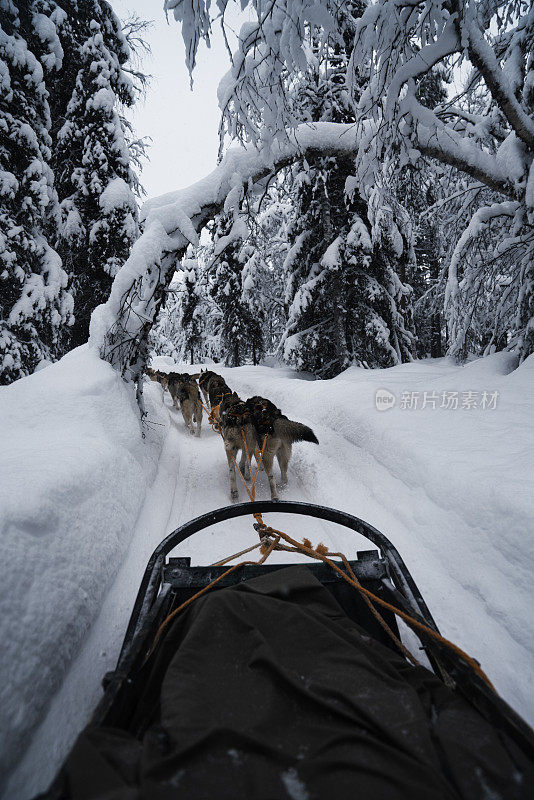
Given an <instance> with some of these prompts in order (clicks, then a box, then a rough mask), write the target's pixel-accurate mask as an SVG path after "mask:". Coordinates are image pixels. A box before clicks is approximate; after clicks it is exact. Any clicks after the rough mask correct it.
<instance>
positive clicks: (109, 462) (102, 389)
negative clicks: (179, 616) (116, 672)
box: [0, 346, 161, 776]
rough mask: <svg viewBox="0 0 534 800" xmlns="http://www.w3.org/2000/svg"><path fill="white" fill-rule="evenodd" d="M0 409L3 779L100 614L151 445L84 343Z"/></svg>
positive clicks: (150, 461) (3, 396) (124, 389)
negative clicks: (0, 445) (0, 448)
mask: <svg viewBox="0 0 534 800" xmlns="http://www.w3.org/2000/svg"><path fill="white" fill-rule="evenodd" d="M0 406H1V424H2V429H3V430H2V450H1V453H0V462H1V468H0V471H1V473H2V482H1V484H0V526H1V537H2V583H1V585H2V589H1V593H0V628H1V641H2V649H1V650H0V674H1V675H2V681H1V686H0V753H1V755H0V774H2V775H4V776H5V775H6V773H7V772H8V770H9V768H10V767H11V766H12V763H13V760H14V759H15V756H16V754H20V751H21V748H22V746H23V745H24V743H26V742H27V739H28V735H29V734H30V732H31V730H32V729H33V727H34V726H35V725H36V724H37V722H38V721H39V720H40V719H41V717H42V715H43V713H44V710H45V707H46V705H47V704H48V702H49V700H50V697H51V696H52V694H53V693H54V691H55V690H56V689H57V688H58V686H59V685H60V683H61V680H62V678H63V676H64V674H65V671H66V669H67V667H68V666H69V664H70V662H71V661H72V659H73V657H74V656H75V654H76V653H77V651H78V649H79V646H80V643H81V641H82V639H83V637H84V635H85V634H86V633H87V631H88V629H89V627H90V625H91V623H92V622H93V620H94V618H95V616H96V614H97V612H98V611H99V609H100V606H101V603H102V600H103V597H104V595H105V593H106V591H107V589H108V588H109V584H110V581H111V579H112V578H113V577H114V575H115V573H116V571H117V569H118V566H119V564H120V561H121V559H122V557H123V556H124V553H125V551H126V549H127V547H128V544H129V541H130V536H131V533H132V530H133V527H134V524H135V520H136V517H137V515H138V513H139V509H140V508H141V505H142V502H143V498H144V495H145V491H146V487H147V484H148V483H149V481H150V480H151V479H152V477H153V476H154V474H155V470H156V465H157V459H158V455H159V449H160V446H161V441H160V438H161V436H160V435H159V434H158V433H157V432H155V431H157V430H158V429H157V428H155V431H150V435H149V436H148V437H146V439H145V440H143V439H142V437H141V430H140V424H141V423H140V419H139V412H138V409H137V407H136V404H135V397H134V392H133V389H132V387H130V386H127V385H126V384H125V383H124V382H123V381H122V379H121V378H120V376H119V375H118V374H117V373H116V372H115V371H114V370H113V369H112V368H111V367H110V366H109V364H106V363H105V362H103V361H101V360H100V359H99V358H98V357H97V355H96V354H95V352H94V351H92V350H90V349H89V348H88V347H87V346H85V347H82V348H78V349H77V350H74V351H72V352H71V353H69V354H68V355H67V356H65V357H64V358H63V359H62V360H61V361H60V362H58V363H57V364H54V365H52V366H49V367H47V368H46V369H43V370H41V371H39V372H37V373H35V374H34V375H31V376H30V377H28V378H24V379H22V380H19V381H17V382H16V383H13V384H12V385H11V386H8V387H6V388H3V389H2V390H1V392H0ZM154 413H156V412H155V411H154ZM151 416H153V415H151ZM158 437H159V438H158Z"/></svg>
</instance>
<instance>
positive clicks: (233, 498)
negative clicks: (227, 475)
mask: <svg viewBox="0 0 534 800" xmlns="http://www.w3.org/2000/svg"><path fill="white" fill-rule="evenodd" d="M230 497H231V498H232V500H237V498H238V497H239V492H238V491H237V489H234V490H233V491H231V492H230Z"/></svg>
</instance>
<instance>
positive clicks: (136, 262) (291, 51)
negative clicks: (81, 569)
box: [0, 0, 534, 384]
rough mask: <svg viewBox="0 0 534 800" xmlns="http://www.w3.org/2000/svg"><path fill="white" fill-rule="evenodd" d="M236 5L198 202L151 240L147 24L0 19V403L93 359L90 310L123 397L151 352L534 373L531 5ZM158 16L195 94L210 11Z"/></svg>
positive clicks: (170, 216) (161, 221)
mask: <svg viewBox="0 0 534 800" xmlns="http://www.w3.org/2000/svg"><path fill="white" fill-rule="evenodd" d="M231 5H232V4H231V3H229V2H224V1H223V0H220V2H219V3H218V4H217V12H216V14H213V16H214V17H215V16H216V17H217V22H219V21H220V23H221V24H222V26H223V29H224V26H225V14H227V13H228V10H229V6H231ZM241 5H242V6H243V4H241ZM244 7H246V8H247V9H248V12H249V15H250V20H251V21H247V22H246V23H245V24H243V26H242V28H241V30H240V32H239V35H238V36H237V37H234V38H236V41H235V44H234V46H233V52H232V50H230V53H231V54H230V56H229V70H228V72H227V74H226V76H224V78H223V79H222V80H221V83H220V88H219V103H220V108H221V125H220V142H221V145H220V163H219V166H218V167H217V168H216V170H215V172H214V173H213V176H212V178H211V180H210V182H209V183H210V185H209V186H208V184H207V183H205V184H203V185H202V184H198V185H196V186H193V187H191V188H190V189H189V190H187V191H183V192H182V193H181V194H177V195H176V197H167V196H165V197H164V198H161V199H160V200H159V201H156V202H154V203H151V202H148V203H147V204H146V205H145V207H144V212H143V216H142V218H141V219H140V218H139V214H138V199H139V196H140V194H141V192H142V190H141V180H142V176H140V171H139V167H140V159H141V157H142V155H143V152H144V149H145V147H144V145H145V143H144V142H143V141H141V140H139V139H136V137H135V132H134V131H133V130H132V127H131V125H130V124H129V122H128V119H127V116H126V115H125V111H126V110H127V109H128V107H131V106H132V105H133V104H134V103H136V102H139V97H140V95H142V91H143V87H144V85H145V81H146V76H145V75H144V74H143V69H142V66H141V67H140V66H139V58H138V57H139V55H142V52H141V54H140V53H139V51H140V50H141V51H142V50H143V36H142V34H143V22H142V21H141V20H139V19H135V20H133V21H132V20H130V21H129V22H126V23H121V22H120V21H119V20H118V18H117V17H116V15H115V14H114V13H113V10H112V8H111V6H110V5H109V4H108V3H107V2H104V1H103V0H75V1H74V2H69V3H63V4H62V5H60V4H59V3H56V2H55V0H33V1H32V2H30V1H29V0H28V1H27V2H18V3H13V2H11V1H10V0H2V2H1V5H0V15H1V17H0V21H1V26H2V33H1V36H2V39H1V52H0V56H1V63H2V84H1V85H2V100H1V103H2V105H1V111H0V119H1V120H2V142H1V151H0V152H1V161H2V163H1V184H0V189H1V227H0V236H1V237H2V238H1V240H0V241H1V245H0V256H1V259H2V264H1V273H0V275H1V280H2V283H1V288H0V298H1V303H2V315H1V316H2V323H1V324H2V333H1V338H0V342H1V346H0V353H1V362H0V363H1V380H2V383H4V384H5V383H10V382H12V381H13V380H15V379H17V378H19V377H21V376H24V375H28V374H30V373H32V372H33V371H34V370H35V369H36V368H37V367H38V366H39V365H42V364H43V363H48V362H50V361H54V360H57V359H58V358H59V357H61V356H62V355H64V354H65V353H66V352H68V351H69V350H71V349H72V348H74V347H76V346H78V345H80V344H82V343H83V342H85V341H87V338H88V336H89V319H90V316H91V313H92V312H93V311H94V309H95V308H96V307H97V306H101V308H100V309H99V310H98V312H97V314H96V315H95V321H94V330H93V333H92V337H93V340H94V342H95V344H96V345H97V346H98V347H99V348H100V350H101V353H102V355H103V357H104V358H106V359H107V360H110V361H111V363H113V364H114V365H115V366H117V367H118V368H119V369H120V370H121V372H122V373H123V374H124V375H125V376H127V377H133V378H138V377H139V375H140V374H141V371H142V365H143V364H144V363H145V362H146V359H147V357H148V353H149V352H153V353H154V354H156V355H167V356H170V357H172V358H175V359H178V360H184V359H185V360H189V361H190V362H191V363H194V362H198V361H202V360H203V359H204V358H206V357H207V358H211V359H214V360H217V361H223V362H225V363H226V364H227V365H229V366H239V365H241V364H246V363H253V364H257V363H260V362H261V360H262V358H264V357H265V356H266V355H274V356H276V357H277V358H279V359H280V360H282V361H283V362H285V363H286V364H288V365H290V366H292V367H295V368H297V369H299V370H302V371H306V372H310V373H312V374H314V375H315V376H317V377H320V378H331V377H333V376H335V375H337V374H339V373H340V372H342V371H343V370H344V369H346V368H347V367H348V366H349V365H360V366H364V367H369V368H374V367H388V366H393V365H395V364H399V363H402V362H407V361H410V360H412V359H414V358H421V357H425V356H433V357H438V356H441V355H444V354H449V355H451V356H454V357H455V358H457V359H458V360H463V359H465V358H466V357H468V356H480V355H484V354H488V353H492V352H495V351H499V350H503V349H508V350H513V351H515V352H517V353H518V354H519V355H520V358H521V359H524V358H525V357H526V356H528V355H529V354H530V353H531V352H532V350H533V349H534V327H533V321H532V318H533V308H534V299H533V295H534V276H533V272H532V271H533V268H534V267H533V265H534V244H533V242H534V232H533V221H534V216H533V215H534V207H533V206H534V173H533V168H532V159H533V146H534V122H533V116H532V115H533V104H534V84H533V64H532V38H533V35H534V34H533V24H534V22H533V16H532V14H533V12H532V9H531V8H530V7H529V4H528V3H525V2H521V0H509V1H508V2H497V1H495V2H491V1H490V2H478V0H477V2H463V0H462V1H460V0H458V2H453V3H452V4H451V3H450V2H449V1H448V0H447V2H445V1H443V2H442V0H429V1H428V2H424V3H419V4H415V5H414V4H411V3H404V2H401V1H400V0H380V2H377V3H373V4H370V5H369V6H368V7H367V6H366V4H365V3H364V2H363V0H356V1H355V2H353V1H352V0H348V1H347V2H341V3H340V2H335V1H334V0H323V2H320V3H317V2H314V3H311V2H307V1H306V0H271V2H268V3H263V2H260V1H259V0H256V1H255V2H251V3H246V4H244ZM166 10H167V12H168V13H169V14H172V15H174V17H175V19H176V22H177V23H178V25H181V30H182V35H183V37H184V39H185V43H186V53H187V60H188V67H189V69H190V71H191V73H192V74H193V75H194V68H195V60H196V58H197V49H198V47H199V44H200V43H201V42H203V41H204V42H209V39H210V36H211V35H212V24H215V23H214V22H213V23H212V20H211V15H212V12H211V11H210V8H209V3H208V4H206V5H204V3H203V2H200V3H198V4H194V5H190V4H189V3H187V2H183V0H167V2H166ZM178 33H179V31H178V30H177V35H178ZM229 47H230V45H229ZM119 272H120V276H119V277H118V279H117V282H116V284H115V286H114V288H113V291H112V290H111V287H112V282H113V279H114V278H115V277H116V276H117V275H118V273H119ZM110 292H111V295H110ZM119 294H120V298H119V296H118V295H119ZM108 298H109V299H108ZM133 317H136V320H135V322H134V321H133Z"/></svg>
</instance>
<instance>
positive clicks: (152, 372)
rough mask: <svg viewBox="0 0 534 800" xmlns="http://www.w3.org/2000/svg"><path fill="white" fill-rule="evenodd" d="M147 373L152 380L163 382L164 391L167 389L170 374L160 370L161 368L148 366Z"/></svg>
mask: <svg viewBox="0 0 534 800" xmlns="http://www.w3.org/2000/svg"><path fill="white" fill-rule="evenodd" d="M145 373H146V375H147V376H148V377H149V378H150V380H151V381H156V382H157V383H159V384H161V386H163V391H165V389H166V388H167V384H168V383H169V376H168V375H167V374H166V373H165V372H160V370H157V369H152V367H147V369H146V370H145Z"/></svg>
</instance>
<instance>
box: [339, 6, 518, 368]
mask: <svg viewBox="0 0 534 800" xmlns="http://www.w3.org/2000/svg"><path fill="white" fill-rule="evenodd" d="M355 35H356V38H355V58H354V59H353V67H354V70H357V69H359V68H361V67H363V68H364V69H365V72H366V74H367V75H369V74H370V81H369V85H368V89H367V91H366V92H365V93H364V95H363V96H362V99H361V102H360V105H359V121H360V126H361V128H360V130H361V133H362V136H361V141H360V147H359V153H358V165H359V178H360V181H361V183H366V184H368V185H370V184H374V183H375V182H376V179H377V173H378V169H379V163H380V162H381V161H382V160H383V158H384V156H385V155H387V154H390V153H392V152H393V153H395V154H396V156H397V158H396V164H397V165H398V164H402V163H410V162H411V163H416V162H417V160H418V159H419V158H420V157H421V155H422V156H426V157H430V158H432V159H435V160H436V161H437V162H439V163H440V164H442V165H452V166H454V167H455V168H456V169H457V170H459V171H461V172H463V173H464V174H465V175H466V176H468V177H469V178H470V180H471V182H472V183H474V184H478V185H482V186H483V187H485V188H486V189H488V190H490V191H491V192H494V193H495V197H494V199H493V201H491V202H490V203H489V204H487V205H484V204H481V203H476V202H475V203H474V204H473V205H472V208H471V213H470V217H469V221H468V224H467V227H466V228H465V229H464V230H463V233H461V235H460V236H459V237H458V233H457V236H456V240H455V241H456V246H455V248H454V249H453V252H452V255H451V257H450V259H449V275H448V286H447V292H446V298H445V300H446V307H447V317H448V325H449V335H450V344H449V351H450V352H451V353H453V354H461V353H462V352H464V351H465V348H466V342H467V339H468V337H469V335H470V333H469V332H470V328H471V327H472V326H473V325H475V326H476V325H478V324H479V323H480V321H481V320H480V317H479V316H478V314H476V313H475V314H473V313H470V312H473V311H474V310H475V308H476V306H475V305H474V304H473V302H472V298H473V292H474V293H475V295H476V294H477V293H478V291H479V289H480V290H481V287H482V286H483V285H487V284H488V281H490V282H491V283H492V285H493V289H494V291H495V292H497V294H498V295H499V298H500V302H499V303H498V304H499V306H500V307H501V308H502V307H504V306H505V305H507V304H508V305H512V306H513V307H514V308H515V319H514V320H513V325H512V327H511V329H510V330H509V332H508V339H509V346H515V347H516V348H517V350H518V352H519V354H520V356H521V357H525V356H527V355H528V354H529V353H531V352H532V351H533V350H534V319H533V317H532V312H533V310H534V308H533V306H534V273H533V270H534V191H533V190H532V186H534V178H533V166H532V164H533V156H534V114H533V112H534V91H533V88H532V74H533V62H532V42H533V35H534V14H533V10H532V6H531V4H530V3H528V2H523V1H522V0H505V2H498V1H497V0H488V1H487V2H479V1H478V0H453V2H449V0H429V2H428V3H424V4H416V5H410V6H407V5H406V3H405V2H404V0H378V2H377V3H375V4H373V6H370V7H369V9H368V10H367V11H366V12H365V14H364V15H363V17H362V19H361V20H359V21H357V22H356V25H355ZM437 65H440V66H441V67H442V68H444V69H446V70H450V69H451V68H453V67H454V68H456V69H458V68H459V67H463V69H464V71H465V72H467V79H466V80H465V81H464V82H463V86H462V87H461V89H460V91H459V92H458V93H457V94H456V95H455V96H451V97H449V98H448V99H447V100H446V101H445V102H438V103H436V104H435V105H433V106H431V107H429V106H428V105H427V106H425V105H424V104H423V103H422V102H421V101H420V99H419V98H418V97H417V88H418V85H419V83H420V81H421V80H422V79H423V78H424V76H426V75H427V74H428V73H429V72H430V71H431V70H432V69H434V68H435V67H436V66H437ZM474 188H475V189H476V188H478V187H474ZM488 236H489V237H490V239H491V241H492V243H493V244H492V245H491V244H490V242H489V240H488V239H487V238H486V237H488ZM481 237H482V239H486V241H485V243H484V244H483V246H482V249H483V250H485V251H486V253H487V256H489V258H488V257H484V258H481V257H478V256H477V251H479V250H480V247H481V245H480V239H481ZM498 261H500V262H501V264H502V265H503V268H505V270H506V272H509V275H508V278H509V280H508V279H507V280H503V281H499V280H491V278H490V274H491V269H492V268H493V265H494V264H495V263H496V262H498ZM488 267H490V269H489V270H488ZM499 271H500V270H499ZM466 309H469V311H468V312H467V313H466ZM499 313H500V312H499ZM498 316H499V314H498Z"/></svg>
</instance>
